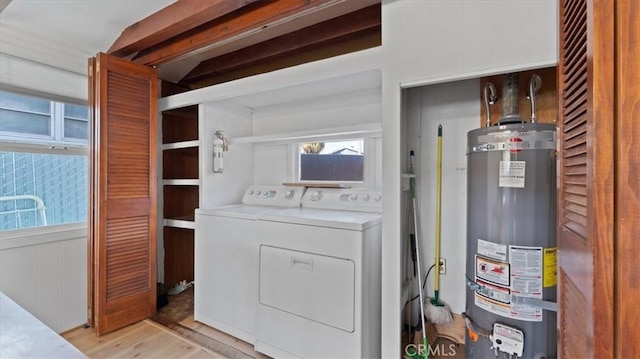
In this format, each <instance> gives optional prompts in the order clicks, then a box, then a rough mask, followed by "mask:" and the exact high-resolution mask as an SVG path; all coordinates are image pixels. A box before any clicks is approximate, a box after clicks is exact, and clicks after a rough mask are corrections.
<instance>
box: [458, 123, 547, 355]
mask: <svg viewBox="0 0 640 359" xmlns="http://www.w3.org/2000/svg"><path fill="white" fill-rule="evenodd" d="M555 131H556V127H555V125H553V124H538V123H522V122H520V121H518V122H517V123H509V124H502V125H500V124H499V125H498V126H492V127H484V128H479V129H476V130H472V131H470V132H469V133H468V148H467V164H468V178H467V186H468V199H467V201H468V202H467V261H466V277H467V278H466V279H467V295H466V303H467V304H466V312H465V313H464V314H465V319H466V323H467V326H468V329H469V330H468V332H467V338H466V357H467V358H519V357H522V358H537V359H541V358H554V357H555V356H556V335H557V333H556V332H557V329H556V312H555V301H556V276H557V273H556V268H557V267H556V229H555V228H556V155H555V151H556V147H555V146H556V142H555Z"/></svg>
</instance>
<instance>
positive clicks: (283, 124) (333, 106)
mask: <svg viewBox="0 0 640 359" xmlns="http://www.w3.org/2000/svg"><path fill="white" fill-rule="evenodd" d="M381 121H382V110H381V93H380V88H379V87H376V88H372V89H367V90H360V91H355V92H350V93H340V94H338V95H332V96H326V97H323V98H315V99H312V100H305V101H298V102H295V103H288V104H281V105H277V106H268V107H261V108H257V109H254V111H253V134H254V135H267V134H286V133H291V132H296V131H313V130H323V129H328V128H339V127H344V126H353V125H362V124H370V123H380V122H381ZM381 147H382V145H381V141H380V140H379V139H378V140H377V141H375V144H374V146H373V153H371V155H372V156H376V154H378V156H376V159H377V162H375V164H374V165H377V166H376V168H375V169H373V170H372V172H373V173H375V174H376V175H377V174H379V173H380V165H379V163H380V162H381V160H380V156H379V152H380V151H381ZM253 149H254V183H255V184H264V185H277V184H281V183H282V182H290V181H293V180H294V179H293V176H294V175H295V173H293V168H292V163H293V159H292V156H293V152H292V150H291V149H290V145H289V144H278V145H273V144H254V145H253ZM366 150H368V149H366ZM366 153H367V152H366ZM365 156H366V154H365ZM380 183H381V175H379V176H377V178H376V179H374V181H373V186H374V187H376V185H377V187H379V186H380Z"/></svg>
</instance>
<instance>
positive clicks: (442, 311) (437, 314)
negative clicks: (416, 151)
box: [421, 125, 453, 324]
mask: <svg viewBox="0 0 640 359" xmlns="http://www.w3.org/2000/svg"><path fill="white" fill-rule="evenodd" d="M441 197H442V125H439V126H438V163H437V178H436V261H435V265H436V269H437V270H436V271H435V272H436V273H435V280H434V285H433V292H434V293H433V298H430V300H429V301H428V302H427V303H426V304H425V314H426V316H427V318H428V319H429V321H430V322H431V323H433V324H446V323H449V322H451V320H453V318H452V317H451V309H449V306H448V305H447V304H445V303H444V302H443V301H442V300H440V212H441V211H440V210H441V207H442V200H441ZM421 302H422V300H421Z"/></svg>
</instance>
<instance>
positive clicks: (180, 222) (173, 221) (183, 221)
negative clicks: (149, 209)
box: [164, 216, 196, 229]
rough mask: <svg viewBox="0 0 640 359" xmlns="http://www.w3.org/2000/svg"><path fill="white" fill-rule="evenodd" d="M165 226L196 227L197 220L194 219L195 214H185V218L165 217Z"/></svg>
mask: <svg viewBox="0 0 640 359" xmlns="http://www.w3.org/2000/svg"><path fill="white" fill-rule="evenodd" d="M164 226H165V227H174V228H185V229H195V228H196V222H195V221H194V218H193V216H190V217H189V216H185V217H183V218H165V219H164Z"/></svg>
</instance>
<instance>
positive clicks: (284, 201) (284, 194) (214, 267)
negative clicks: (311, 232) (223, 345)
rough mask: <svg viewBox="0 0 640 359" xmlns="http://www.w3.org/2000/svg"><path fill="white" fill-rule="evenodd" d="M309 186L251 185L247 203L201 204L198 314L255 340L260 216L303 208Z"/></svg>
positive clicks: (198, 215)
mask: <svg viewBox="0 0 640 359" xmlns="http://www.w3.org/2000/svg"><path fill="white" fill-rule="evenodd" d="M303 193H304V188H303V187H284V186H251V187H249V188H248V189H247V190H246V191H245V193H244V195H243V197H242V203H240V204H235V205H229V206H222V207H216V208H211V209H202V208H200V209H196V211H195V250H194V252H195V268H194V270H195V291H194V319H195V320H196V321H198V322H202V323H204V324H207V325H209V326H211V327H214V328H216V329H219V330H221V331H223V332H225V333H228V334H230V335H232V336H234V337H236V338H239V339H242V340H244V341H246V342H249V343H252V344H253V343H255V333H256V302H257V300H258V299H257V298H258V290H257V288H258V242H257V239H256V219H257V217H258V215H260V214H264V213H268V212H272V211H277V210H281V209H285V208H299V207H300V203H301V199H302V194H303Z"/></svg>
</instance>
